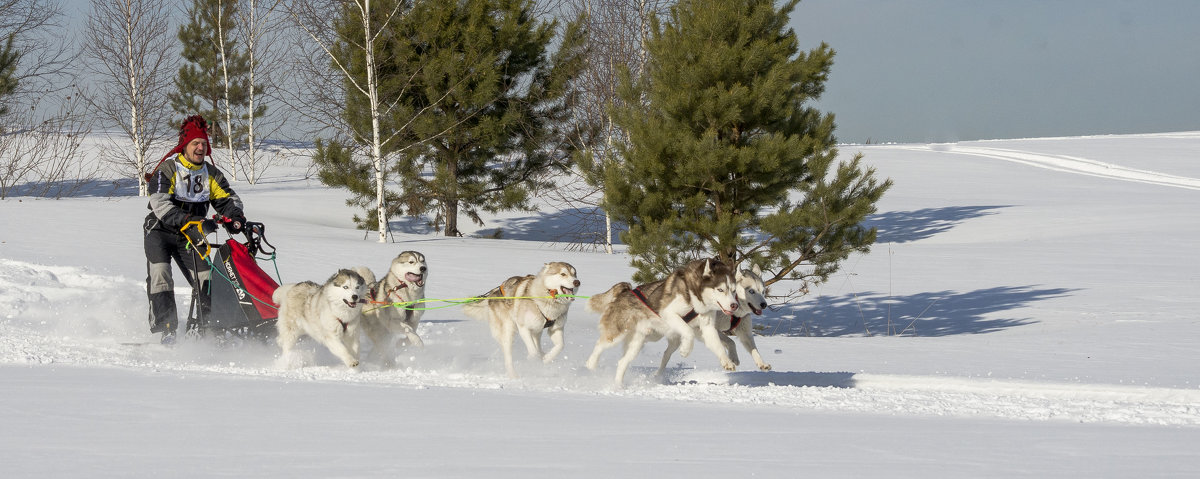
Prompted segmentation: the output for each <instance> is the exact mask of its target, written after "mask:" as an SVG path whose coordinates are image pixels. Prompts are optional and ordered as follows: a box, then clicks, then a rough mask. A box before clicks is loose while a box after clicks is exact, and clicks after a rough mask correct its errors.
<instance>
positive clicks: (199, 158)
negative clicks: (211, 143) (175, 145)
mask: <svg viewBox="0 0 1200 479" xmlns="http://www.w3.org/2000/svg"><path fill="white" fill-rule="evenodd" d="M207 152H208V141H205V140H204V139H203V138H196V139H194V140H192V141H189V142H188V144H187V146H185V147H183V158H184V159H185V160H188V162H189V163H191V164H193V165H199V164H200V163H202V162H203V161H204V154H205V153H207Z"/></svg>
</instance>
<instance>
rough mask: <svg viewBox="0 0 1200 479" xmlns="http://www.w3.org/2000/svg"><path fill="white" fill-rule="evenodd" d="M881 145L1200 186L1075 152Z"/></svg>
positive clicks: (1197, 182)
mask: <svg viewBox="0 0 1200 479" xmlns="http://www.w3.org/2000/svg"><path fill="white" fill-rule="evenodd" d="M882 148H890V149H899V150H909V151H920V152H930V151H935V152H940V153H951V154H960V155H971V156H979V157H983V158H991V159H996V160H1004V161H1011V162H1014V163H1020V164H1023V165H1028V166H1034V167H1037V168H1044V169H1047V170H1053V171H1059V172H1065V173H1076V174H1082V175H1088V176H1095V177H1099V178H1109V179H1115V180H1123V181H1134V182H1138V183H1148V184H1152V185H1161V186H1171V187H1176V188H1185V189H1189V190H1200V178H1191V177H1187V176H1177V175H1170V174H1166V173H1160V172H1156V171H1150V170H1141V169H1136V168H1129V167H1125V166H1121V165H1116V164H1112V163H1105V162H1102V161H1095V160H1089V159H1087V158H1080V157H1076V156H1068V155H1051V154H1044V153H1033V152H1028V151H1021V150H1012V149H1006V148H989V147H983V146H962V145H957V144H934V145H920V146H918V145H888V146H884V147H882Z"/></svg>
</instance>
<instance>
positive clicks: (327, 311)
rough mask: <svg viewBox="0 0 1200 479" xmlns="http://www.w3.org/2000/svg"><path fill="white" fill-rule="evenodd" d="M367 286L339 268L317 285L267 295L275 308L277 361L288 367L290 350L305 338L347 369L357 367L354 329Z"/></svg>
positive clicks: (305, 284)
mask: <svg viewBox="0 0 1200 479" xmlns="http://www.w3.org/2000/svg"><path fill="white" fill-rule="evenodd" d="M366 287H367V283H366V281H365V280H364V279H363V277H362V276H359V274H358V273H355V272H354V271H351V270H348V269H343V270H339V271H338V272H337V273H334V275H333V276H330V277H329V280H327V281H325V284H321V285H318V284H317V283H314V282H312V281H305V282H302V283H292V284H285V285H282V286H280V287H279V288H278V289H276V290H275V293H274V294H272V295H271V299H272V300H273V301H275V304H276V305H277V306H279V319H276V320H275V328H276V329H277V330H278V331H279V336H278V337H277V338H276V343H278V344H279V348H280V349H281V350H282V353H281V354H280V360H282V361H283V363H284V364H287V365H291V364H292V362H291V361H292V348H293V347H295V346H296V342H297V341H299V340H300V337H301V336H304V335H308V336H310V337H312V338H313V339H315V340H316V341H317V342H319V343H321V344H322V345H324V346H325V347H326V348H328V349H329V352H331V353H333V355H334V356H337V357H338V359H341V360H342V362H343V363H345V364H346V366H347V367H351V368H356V367H358V329H359V324H360V320H361V319H362V311H363V308H362V307H361V306H360V304H361V302H362V301H363V299H364V296H363V295H364V293H365V292H366Z"/></svg>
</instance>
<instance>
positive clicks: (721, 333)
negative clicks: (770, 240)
mask: <svg viewBox="0 0 1200 479" xmlns="http://www.w3.org/2000/svg"><path fill="white" fill-rule="evenodd" d="M733 281H734V290H735V291H736V297H737V309H736V310H734V311H733V314H732V315H729V314H725V313H724V312H721V311H715V310H714V311H710V312H708V313H705V314H701V315H698V316H697V318H696V319H695V320H693V321H691V322H690V323H688V324H689V325H691V326H692V329H693V330H695V331H696V332H697V333H699V334H700V338H701V339H702V340H703V341H704V345H705V346H707V347H708V349H709V350H710V351H712V352H713V354H715V355H716V356H717V359H718V360H719V361H720V362H721V367H723V368H725V370H726V371H733V370H734V369H736V368H737V366H738V365H739V364H740V362H739V361H738V355H737V348H736V347H735V346H734V344H733V339H730V336H737V337H738V340H740V341H741V343H742V347H743V348H745V349H746V351H748V352H749V353H750V355H751V356H752V357H753V358H754V363H755V364H757V365H758V368H759V369H761V370H763V371H767V370H770V369H771V365H770V364H767V363H766V362H765V361H763V358H762V355H760V354H759V353H758V346H757V345H755V344H754V335H753V331H754V323H753V320H752V319H751V315H752V314H756V315H759V316H761V315H762V312H763V309H765V308H766V307H767V298H766V296H765V295H766V291H765V290H766V286H765V285H764V284H763V279H762V269H761V268H759V267H758V265H754V266H753V267H752V268H751V269H744V268H743V269H740V270H738V271H737V273H736V274H735V275H734V278H733ZM678 346H679V344H678V343H675V342H672V341H670V340H668V342H667V349H666V351H663V357H662V363H660V364H659V365H658V374H660V375H661V374H662V373H663V370H665V369H666V368H667V363H668V362H669V361H670V359H671V354H672V353H674V352H675V349H676V348H678Z"/></svg>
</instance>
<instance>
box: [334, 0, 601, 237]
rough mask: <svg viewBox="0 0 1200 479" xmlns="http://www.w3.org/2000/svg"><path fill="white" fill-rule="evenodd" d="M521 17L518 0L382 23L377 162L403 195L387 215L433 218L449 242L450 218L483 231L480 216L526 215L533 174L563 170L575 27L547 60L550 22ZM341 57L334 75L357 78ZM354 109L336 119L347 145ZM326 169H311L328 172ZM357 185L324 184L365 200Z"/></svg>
mask: <svg viewBox="0 0 1200 479" xmlns="http://www.w3.org/2000/svg"><path fill="white" fill-rule="evenodd" d="M385 3H386V2H385ZM376 8H378V9H379V10H380V11H386V10H388V9H387V8H383V7H376ZM531 8H532V3H531V2H529V1H528V0H456V1H450V2H448V1H433V0H425V1H417V2H414V3H413V4H412V10H409V11H406V12H404V15H402V16H393V17H392V22H394V23H393V24H392V25H391V28H390V29H389V30H388V31H387V35H381V36H380V41H379V43H378V44H376V53H375V61H376V62H377V65H378V69H379V72H378V75H379V76H378V77H377V80H378V82H379V92H380V97H381V99H382V101H383V102H385V103H387V104H389V105H391V106H390V108H389V110H388V111H387V114H386V115H385V117H384V118H382V119H381V121H380V123H381V128H382V129H384V130H385V134H384V136H385V137H386V138H387V143H386V145H385V147H384V148H383V153H384V155H385V156H388V155H395V158H394V159H393V160H392V161H391V162H390V167H389V170H390V173H391V174H393V175H395V176H396V177H397V178H398V179H399V182H400V184H401V187H402V188H401V190H402V192H403V193H402V194H400V193H396V192H388V193H387V196H388V197H389V198H392V197H395V198H398V201H389V202H388V210H389V211H387V212H386V213H387V214H388V215H389V216H390V215H391V214H394V213H400V212H404V213H407V214H410V215H422V214H427V213H432V214H433V215H434V220H433V223H434V225H435V227H438V228H441V230H442V232H443V233H444V234H445V235H447V236H455V235H459V234H460V232H459V229H458V217H459V215H460V214H462V215H466V216H467V217H468V218H470V219H472V220H473V221H475V222H476V223H478V224H482V221H481V220H480V217H479V213H480V212H481V211H489V212H494V211H499V210H502V209H515V208H527V207H528V206H529V203H528V193H529V191H530V189H532V188H537V187H544V186H547V185H546V183H545V182H544V181H542V180H541V177H542V175H544V174H545V173H546V172H547V171H548V170H551V169H554V168H559V169H563V168H565V167H566V159H567V158H568V157H569V156H570V151H569V147H567V146H566V145H565V144H566V141H565V138H566V136H567V135H569V134H570V128H571V123H570V121H569V118H570V108H571V106H572V104H573V103H572V102H573V96H572V95H571V92H572V90H571V84H570V82H571V80H572V79H574V77H575V75H577V74H578V72H579V71H580V69H581V68H582V61H583V48H584V45H583V34H582V33H583V32H582V30H581V27H580V22H572V23H570V24H569V25H567V26H566V28H565V29H564V35H563V37H562V39H561V42H560V46H559V49H558V50H556V51H555V52H553V53H551V52H549V46H550V44H551V42H552V41H553V40H554V36H555V31H556V29H557V24H556V23H546V22H539V21H537V20H536V19H534V18H533V17H532V14H531ZM358 25H360V24H355V23H353V22H346V23H345V24H344V25H343V27H342V28H358V29H361V26H358ZM341 36H343V37H345V38H354V35H353V34H350V32H347V33H346V34H343V35H341ZM346 48H347V50H345V51H344V52H342V53H341V54H339V55H336V56H337V57H338V58H342V59H344V60H343V66H346V65H347V63H345V62H346V61H349V64H348V65H349V67H350V68H354V69H358V70H362V69H363V67H362V66H361V62H362V58H363V54H362V53H361V52H355V51H352V50H353V48H351V47H350V46H346ZM365 102H366V99H365V98H363V97H362V96H361V95H348V96H347V99H346V102H345V104H346V108H345V117H344V118H343V120H344V121H345V122H347V123H348V124H351V125H355V124H357V125H359V126H357V127H355V128H354V130H355V132H356V133H355V135H356V138H355V139H354V142H355V143H358V144H364V140H365V138H364V137H363V135H362V134H360V133H357V132H359V131H364V130H365V128H364V126H365V125H362V122H363V121H365V119H366V118H368V117H367V116H366V115H365V114H364V111H365V109H366V108H367V105H366V103H365ZM332 160H333V159H332V158H331V159H328V160H325V159H318V162H319V163H322V164H323V168H326V167H336V165H337V163H336V161H332ZM325 165H327V166H325ZM428 171H432V175H431V176H427V175H424V174H423V173H424V172H428ZM334 176H335V175H330V177H331V178H332V177H334ZM327 184H330V183H327ZM360 184H361V183H357V182H355V181H349V180H345V181H338V182H337V183H333V185H335V186H343V187H347V188H349V189H351V191H352V192H355V193H356V195H358V196H360V197H361V196H365V195H374V191H370V192H368V191H355V190H354V188H355V185H360ZM394 195H399V196H394ZM353 203H355V204H365V202H364V201H361V200H358V199H356V200H353ZM369 224H371V222H366V223H362V224H360V226H367V225H369Z"/></svg>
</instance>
